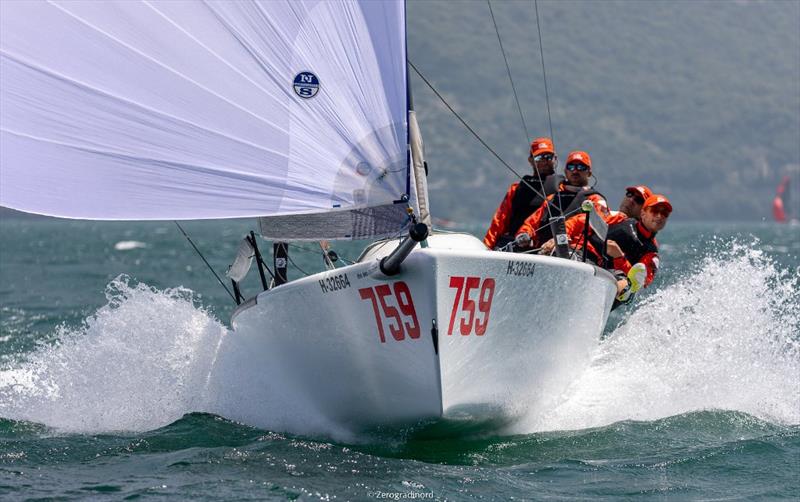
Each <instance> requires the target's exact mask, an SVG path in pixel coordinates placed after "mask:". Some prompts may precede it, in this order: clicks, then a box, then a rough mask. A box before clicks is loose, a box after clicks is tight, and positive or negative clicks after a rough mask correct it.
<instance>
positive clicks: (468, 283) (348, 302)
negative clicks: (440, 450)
mask: <svg viewBox="0 0 800 502" xmlns="http://www.w3.org/2000/svg"><path fill="white" fill-rule="evenodd" d="M0 9H1V10H2V12H1V14H2V15H0V23H2V24H1V25H0V33H2V38H1V40H2V46H0V63H1V64H2V72H0V79H2V80H1V81H0V83H1V84H2V85H1V86H0V89H1V90H2V95H0V98H2V107H0V126H1V127H0V129H1V132H2V135H1V136H0V140H1V141H2V148H1V149H0V162H2V169H1V170H0V186H2V191H0V204H2V205H4V206H7V207H11V208H15V209H18V210H21V211H28V212H33V213H39V214H46V215H51V216H56V217H65V218H82V219H99V220H169V219H174V220H180V219H204V218H206V219H210V218H217V219H223V218H241V217H258V223H259V230H260V233H261V235H262V236H263V237H266V238H268V239H273V240H275V241H278V242H285V241H293V240H315V241H319V240H323V239H325V240H336V239H365V238H382V237H384V238H385V237H392V236H394V237H395V238H388V239H386V240H379V241H377V242H376V243H374V244H373V245H371V246H370V247H368V248H367V249H366V250H365V251H364V253H363V254H362V256H361V257H360V258H359V260H358V261H357V262H356V263H354V264H351V265H347V266H343V267H338V268H336V267H335V266H334V263H333V261H334V260H333V259H331V260H329V261H328V263H327V265H328V268H329V270H327V271H324V272H320V273H318V274H314V275H311V276H309V277H305V278H301V279H298V280H294V281H289V282H286V281H285V265H286V261H287V256H286V255H285V247H284V248H282V247H281V245H280V244H278V245H276V246H275V260H274V263H275V269H274V270H275V274H274V279H275V280H274V281H273V284H272V285H269V284H267V281H266V279H265V276H264V274H263V268H262V267H264V264H263V262H262V261H261V260H260V254H259V253H258V250H257V243H256V240H255V239H254V238H250V239H247V240H245V241H243V242H242V246H241V247H240V252H239V255H238V257H237V260H236V261H235V262H234V265H233V266H232V267H231V270H230V271H229V277H231V279H232V280H233V281H234V285H237V284H238V282H239V281H241V279H242V278H243V277H244V275H245V274H246V273H247V270H248V269H249V267H250V263H251V262H252V260H253V257H254V256H255V257H256V262H257V263H258V266H259V269H260V271H261V272H262V273H261V276H262V281H263V284H264V287H265V290H264V291H262V292H260V293H258V294H257V295H255V296H252V297H251V298H249V299H247V300H246V301H243V302H241V304H240V305H239V307H238V308H237V310H236V311H235V312H234V314H233V318H232V321H231V323H232V326H233V329H234V331H233V333H232V335H231V336H229V337H227V338H226V344H227V346H226V347H224V349H225V350H237V351H242V352H243V353H245V354H247V356H248V357H247V359H248V360H249V362H250V363H252V364H250V365H249V366H247V367H241V368H237V371H238V372H240V373H241V378H242V379H248V380H249V381H251V382H252V381H256V382H262V383H263V385H259V386H257V387H258V388H259V389H260V390H259V392H257V393H255V394H254V395H248V396H246V398H243V399H241V400H239V401H237V402H238V411H237V412H236V413H235V414H234V416H230V417H229V418H232V419H236V420H241V421H243V422H246V423H250V424H253V425H256V426H264V427H270V426H271V425H272V424H270V423H269V422H266V421H265V418H264V417H265V416H268V415H269V413H265V411H264V408H265V406H267V405H266V404H265V403H268V402H270V396H274V395H276V394H281V395H284V394H286V395H288V396H289V397H290V398H291V399H290V401H292V402H300V401H303V402H307V403H308V404H309V407H311V408H313V409H315V410H317V412H318V413H319V414H320V415H321V416H323V417H325V418H326V419H328V420H330V421H331V422H335V423H338V424H342V425H343V426H347V427H350V428H354V429H358V428H362V427H372V426H381V425H385V424H396V423H409V422H415V421H417V420H419V419H425V418H438V417H453V416H461V414H463V413H467V414H468V415H469V414H478V415H482V416H484V417H488V418H495V417H498V416H505V415H512V416H513V415H515V414H517V413H522V412H525V411H526V410H527V409H529V408H542V407H546V406H548V404H549V405H552V402H551V401H549V400H552V399H554V396H559V395H560V393H561V392H562V391H563V390H564V389H565V388H566V386H567V385H568V384H569V382H570V381H571V380H572V378H573V377H574V376H576V375H578V374H580V372H581V371H582V370H583V369H584V368H585V367H586V366H587V365H588V362H589V357H590V354H591V352H592V349H593V347H594V346H595V345H596V344H597V342H598V340H599V338H600V335H601V333H602V331H603V329H604V327H605V324H606V321H607V319H608V315H609V312H610V309H611V306H612V303H613V300H614V295H615V292H616V283H615V279H614V277H613V276H612V275H611V274H610V273H609V272H608V271H606V270H603V269H601V268H598V267H596V266H594V265H591V264H588V263H581V262H579V261H575V260H570V259H564V258H557V257H549V256H538V255H536V256H534V255H528V254H510V253H502V252H495V251H490V250H488V249H486V248H485V246H484V245H483V244H482V242H481V241H480V240H478V239H477V238H475V237H474V236H471V235H468V234H458V233H443V232H432V233H430V234H429V231H430V229H431V224H430V221H431V218H430V215H429V214H428V206H427V185H426V181H425V176H426V175H425V172H424V168H423V167H422V166H423V149H422V141H421V137H420V134H419V129H418V127H417V123H416V118H415V113H414V111H413V106H412V103H411V99H410V97H411V95H410V90H409V87H408V76H407V66H406V61H407V59H406V40H405V37H406V19H405V8H404V3H403V2H400V1H383V2H377V1H368V0H364V1H360V2H359V1H342V2H332V1H331V2H327V1H326V2H314V1H295V0H288V1H261V2H259V1H252V2H245V1H240V2H141V3H140V2H98V3H94V2H47V3H45V2H37V1H31V2H0ZM587 218H589V213H587ZM409 229H410V231H409ZM401 234H406V235H407V237H406V238H405V239H404V240H402V242H401V241H400V240H399V239H397V238H396V236H399V235H401ZM563 237H564V241H566V238H565V237H566V236H563ZM268 271H269V270H268ZM236 293H237V295H236V296H237V302H238V301H240V300H242V298H240V293H239V291H238V289H237V291H236ZM553 298H558V300H557V301H558V304H555V303H554V301H553ZM561 305H563V306H568V307H569V308H566V309H562V308H561V307H560V306H561ZM250 388H253V387H252V386H250ZM287 402H288V401H287ZM508 403H514V406H512V407H508V406H507V405H508Z"/></svg>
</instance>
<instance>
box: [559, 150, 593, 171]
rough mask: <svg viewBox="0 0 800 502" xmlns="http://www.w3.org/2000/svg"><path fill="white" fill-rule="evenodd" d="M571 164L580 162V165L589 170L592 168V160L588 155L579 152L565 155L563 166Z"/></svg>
mask: <svg viewBox="0 0 800 502" xmlns="http://www.w3.org/2000/svg"><path fill="white" fill-rule="evenodd" d="M573 162H580V163H581V164H583V165H586V166H589V167H590V168H591V167H592V158H591V157H589V154H588V153H586V152H583V151H581V150H575V151H574V152H569V155H567V163H566V164H564V165H567V164H572V163H573Z"/></svg>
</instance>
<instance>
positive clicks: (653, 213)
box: [606, 194, 672, 302]
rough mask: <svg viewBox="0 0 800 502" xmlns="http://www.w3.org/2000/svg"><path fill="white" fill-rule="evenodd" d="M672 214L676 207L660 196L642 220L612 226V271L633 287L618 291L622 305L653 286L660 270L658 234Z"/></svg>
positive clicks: (653, 199)
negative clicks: (641, 290)
mask: <svg viewBox="0 0 800 502" xmlns="http://www.w3.org/2000/svg"><path fill="white" fill-rule="evenodd" d="M670 214H672V204H670V202H669V200H668V199H667V198H666V197H665V196H664V195H661V194H656V195H651V196H650V197H648V198H647V200H645V202H644V204H643V205H642V210H641V214H640V219H639V220H637V219H636V218H626V219H625V220H623V221H621V222H618V223H614V224H611V225H609V227H608V242H607V250H606V252H607V253H608V256H610V257H611V258H612V259H613V263H612V266H611V267H610V268H612V269H614V270H615V271H619V272H621V273H622V274H626V278H627V282H628V286H629V287H628V288H623V290H622V291H618V296H617V299H618V300H619V301H622V302H625V301H628V300H630V293H635V292H636V291H638V290H639V289H641V288H642V287H647V286H649V285H650V284H651V283H652V282H653V278H654V277H655V275H656V272H657V271H658V266H659V258H658V242H657V241H656V234H657V233H658V232H660V231H661V230H663V229H664V227H665V226H666V225H667V219H668V218H669V216H670ZM618 290H619V286H618ZM626 293H627V294H626Z"/></svg>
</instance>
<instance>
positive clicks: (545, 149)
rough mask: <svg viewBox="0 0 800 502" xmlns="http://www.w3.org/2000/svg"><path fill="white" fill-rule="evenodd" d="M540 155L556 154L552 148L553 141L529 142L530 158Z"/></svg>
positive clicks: (539, 140)
mask: <svg viewBox="0 0 800 502" xmlns="http://www.w3.org/2000/svg"><path fill="white" fill-rule="evenodd" d="M540 153H552V154H555V153H556V149H555V147H553V140H552V139H550V138H536V139H535V140H533V141H531V156H532V157H536V156H537V155H539V154H540Z"/></svg>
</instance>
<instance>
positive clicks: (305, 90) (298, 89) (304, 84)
mask: <svg viewBox="0 0 800 502" xmlns="http://www.w3.org/2000/svg"><path fill="white" fill-rule="evenodd" d="M294 92H295V94H297V95H298V96H300V97H301V98H303V99H310V98H313V97H314V96H316V95H317V93H318V92H319V79H318V78H317V76H316V75H314V74H313V73H311V72H310V71H303V72H300V73H298V74H297V76H295V77H294Z"/></svg>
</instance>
